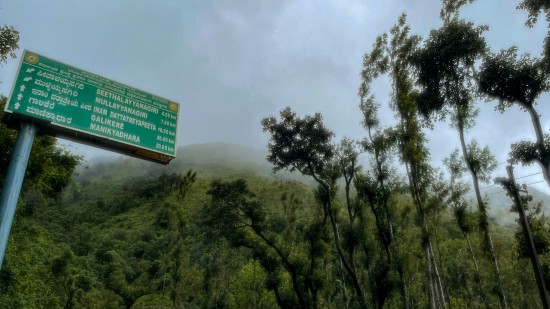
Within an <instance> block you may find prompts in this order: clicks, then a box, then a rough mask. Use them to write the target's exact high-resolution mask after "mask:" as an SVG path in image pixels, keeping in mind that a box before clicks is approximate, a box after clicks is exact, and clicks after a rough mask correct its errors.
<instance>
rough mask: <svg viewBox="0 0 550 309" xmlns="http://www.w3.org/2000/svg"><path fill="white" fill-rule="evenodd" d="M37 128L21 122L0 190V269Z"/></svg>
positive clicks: (29, 123)
mask: <svg viewBox="0 0 550 309" xmlns="http://www.w3.org/2000/svg"><path fill="white" fill-rule="evenodd" d="M37 130H38V128H37V127H36V125H35V124H33V123H31V122H22V123H21V130H19V133H18V134H17V141H16V142H15V148H14V149H13V152H12V155H11V160H10V165H9V167H8V173H7V175H6V180H5V182H4V188H3V189H2V200H1V204H0V207H1V208H0V268H1V267H2V263H3V262H4V255H5V253H6V248H7V246H8V238H9V236H10V230H11V225H12V223H13V217H14V216H15V208H16V207H17V200H18V199H19V193H20V192H21V185H22V184H23V178H25V170H26V169H27V162H28V161H29V155H30V153H31V149H32V143H33V141H34V136H35V135H36V131H37Z"/></svg>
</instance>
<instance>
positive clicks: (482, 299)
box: [462, 232, 485, 302]
mask: <svg viewBox="0 0 550 309" xmlns="http://www.w3.org/2000/svg"><path fill="white" fill-rule="evenodd" d="M462 233H463V234H464V238H466V242H467V243H468V249H469V250H470V256H471V257H472V261H473V262H474V268H475V271H476V272H475V279H476V283H477V286H478V289H479V298H480V301H481V302H483V301H484V299H485V295H484V294H485V293H483V284H482V283H481V274H480V273H479V267H478V266H477V260H476V256H475V254H474V249H473V248H472V243H471V242H470V237H468V234H466V233H464V232H462Z"/></svg>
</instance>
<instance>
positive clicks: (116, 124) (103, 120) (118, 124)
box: [92, 114, 124, 130]
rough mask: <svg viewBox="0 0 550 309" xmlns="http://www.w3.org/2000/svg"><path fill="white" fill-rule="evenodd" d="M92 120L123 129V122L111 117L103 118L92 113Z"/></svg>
mask: <svg viewBox="0 0 550 309" xmlns="http://www.w3.org/2000/svg"><path fill="white" fill-rule="evenodd" d="M92 121H94V122H97V123H101V124H103V125H106V126H110V127H113V128H116V129H120V130H124V123H122V122H118V121H114V120H111V119H106V118H103V117H101V116H97V115H94V114H92Z"/></svg>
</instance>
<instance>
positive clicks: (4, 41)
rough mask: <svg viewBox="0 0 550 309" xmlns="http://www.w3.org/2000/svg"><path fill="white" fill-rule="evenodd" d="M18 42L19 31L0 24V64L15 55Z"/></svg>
mask: <svg viewBox="0 0 550 309" xmlns="http://www.w3.org/2000/svg"><path fill="white" fill-rule="evenodd" d="M18 43H19V31H17V30H15V29H14V28H13V27H9V26H0V64H1V63H6V61H7V60H8V57H10V58H15V57H16V55H15V50H17V49H18V48H19V45H18ZM2 110H4V109H3V108H2Z"/></svg>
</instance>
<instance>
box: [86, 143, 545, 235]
mask: <svg viewBox="0 0 550 309" xmlns="http://www.w3.org/2000/svg"><path fill="white" fill-rule="evenodd" d="M266 156H267V150H266V149H257V148H251V147H247V146H242V145H238V144H232V143H205V144H194V145H188V146H182V147H179V148H178V151H177V158H176V159H174V160H173V161H172V162H170V164H168V165H167V166H162V165H159V164H156V163H150V162H147V161H143V160H139V159H134V158H129V157H120V158H119V159H112V158H108V159H94V160H91V161H90V162H89V163H88V165H89V167H88V170H87V171H81V173H83V174H88V176H89V175H90V174H92V175H93V174H99V175H101V174H103V173H107V174H113V175H112V176H111V177H114V178H115V179H116V178H118V177H123V178H130V177H143V176H146V175H150V176H157V175H159V174H161V173H172V172H179V173H185V172H186V171H187V170H189V169H192V170H194V171H196V172H197V175H198V176H199V177H201V178H225V177H247V176H254V177H265V178H271V179H278V180H290V181H297V182H301V183H304V184H306V185H315V183H314V181H313V180H312V179H311V178H310V177H305V176H303V175H301V174H300V173H299V172H297V171H295V172H293V173H290V172H288V171H279V172H277V173H273V165H272V164H271V163H269V162H268V161H267V160H266ZM362 163H363V164H364V165H365V164H366V163H365V162H362ZM120 170H122V171H124V172H122V173H121V172H119V171H120ZM83 176H84V175H83ZM486 188H487V189H485V190H482V195H483V196H484V197H485V198H487V199H488V205H489V213H490V216H491V219H493V220H495V221H496V222H498V223H499V224H501V225H506V226H511V227H515V226H516V224H517V223H516V222H515V220H516V219H517V217H518V214H517V213H514V212H511V211H510V208H511V205H512V201H511V199H510V198H509V197H508V196H506V193H505V192H504V190H503V189H502V188H501V187H500V186H490V185H489V186H487V187H486ZM528 191H529V194H531V195H533V197H534V202H538V201H542V202H543V207H542V209H543V211H544V213H545V214H550V196H549V195H547V194H545V193H543V192H541V191H539V190H537V189H535V188H528ZM466 198H467V200H468V201H469V202H470V203H471V205H472V206H471V207H472V209H477V206H476V205H475V198H474V195H473V193H472V194H470V195H468V196H467V197H466Z"/></svg>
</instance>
